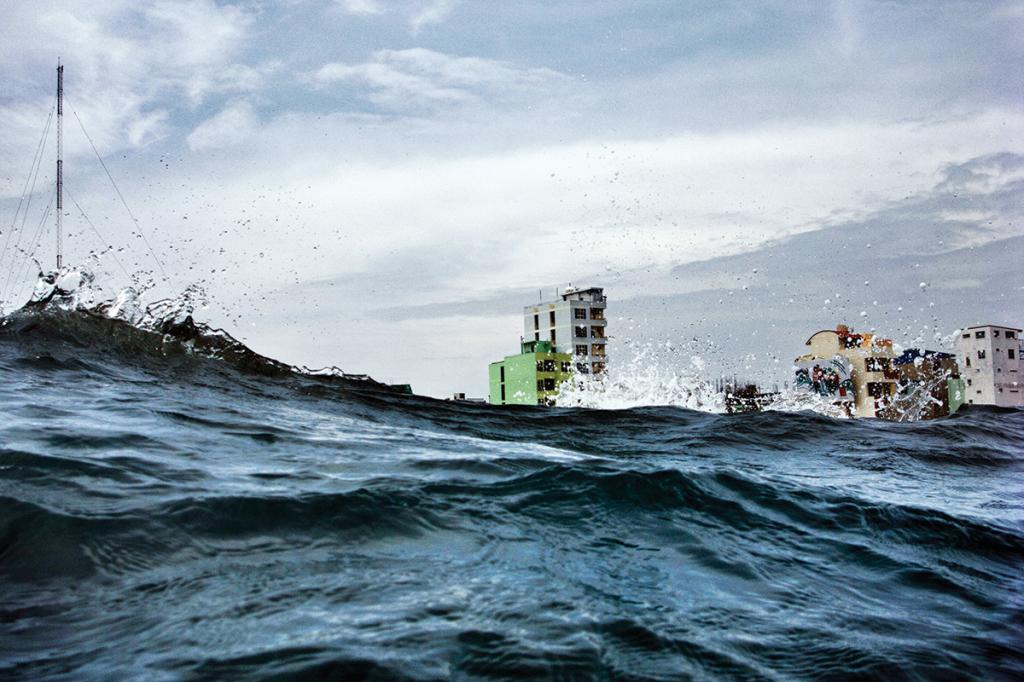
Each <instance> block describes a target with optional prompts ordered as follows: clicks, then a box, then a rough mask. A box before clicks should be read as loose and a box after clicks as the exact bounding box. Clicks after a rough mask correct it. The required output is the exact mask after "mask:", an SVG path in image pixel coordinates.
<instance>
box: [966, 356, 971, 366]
mask: <svg viewBox="0 0 1024 682" xmlns="http://www.w3.org/2000/svg"><path fill="white" fill-rule="evenodd" d="M964 359H965V360H966V361H967V366H968V367H970V366H971V359H970V358H964Z"/></svg>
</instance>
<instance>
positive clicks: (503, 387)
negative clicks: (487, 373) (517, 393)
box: [501, 384, 505, 403]
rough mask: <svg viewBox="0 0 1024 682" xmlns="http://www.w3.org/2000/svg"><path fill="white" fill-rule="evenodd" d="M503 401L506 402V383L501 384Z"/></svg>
mask: <svg viewBox="0 0 1024 682" xmlns="http://www.w3.org/2000/svg"><path fill="white" fill-rule="evenodd" d="M501 402H502V403H504V402H505V384H502V385H501Z"/></svg>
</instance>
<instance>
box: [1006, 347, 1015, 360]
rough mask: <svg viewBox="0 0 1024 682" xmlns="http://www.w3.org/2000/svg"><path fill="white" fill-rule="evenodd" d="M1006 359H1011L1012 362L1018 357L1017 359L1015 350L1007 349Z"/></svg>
mask: <svg viewBox="0 0 1024 682" xmlns="http://www.w3.org/2000/svg"><path fill="white" fill-rule="evenodd" d="M1006 357H1008V358H1010V359H1011V360H1013V359H1014V358H1016V357H1017V354H1016V353H1014V351H1013V349H1012V348H1007V349H1006Z"/></svg>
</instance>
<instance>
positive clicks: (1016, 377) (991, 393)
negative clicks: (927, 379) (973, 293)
mask: <svg viewBox="0 0 1024 682" xmlns="http://www.w3.org/2000/svg"><path fill="white" fill-rule="evenodd" d="M959 345H960V362H961V365H960V371H961V375H962V376H963V378H964V381H965V382H966V387H965V389H966V392H967V402H968V404H971V405H997V406H999V407H1024V385H1022V383H1024V381H1022V378H1021V370H1022V367H1021V361H1020V354H1021V350H1022V346H1021V330H1020V329H1017V328H1016V327H1000V326H997V325H992V324H986V325H979V326H976V327H968V328H967V329H964V330H963V331H962V332H961V333H960V339H959Z"/></svg>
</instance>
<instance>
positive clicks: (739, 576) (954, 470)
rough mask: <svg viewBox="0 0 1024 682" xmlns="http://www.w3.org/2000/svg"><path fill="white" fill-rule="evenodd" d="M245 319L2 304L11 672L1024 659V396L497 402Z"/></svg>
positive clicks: (491, 674) (964, 675)
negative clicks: (727, 408)
mask: <svg viewBox="0 0 1024 682" xmlns="http://www.w3.org/2000/svg"><path fill="white" fill-rule="evenodd" d="M211 338H212V340H211ZM233 344H234V342H233V341H231V340H230V339H227V340H225V339H224V338H217V337H216V336H215V335H214V336H213V337H210V335H208V334H207V333H206V332H205V331H203V330H197V329H196V328H194V327H191V326H189V325H188V324H185V325H164V326H163V327H160V326H159V325H149V327H148V328H146V329H142V328H139V327H138V326H133V325H132V324H129V323H127V322H124V321H121V320H112V319H109V318H107V317H105V316H104V315H101V314H98V313H95V312H91V313H90V312H86V311H80V310H79V311H67V310H56V309H50V308H47V307H45V306H43V307H40V308H38V309H35V310H23V311H20V312H18V313H16V314H14V315H12V316H10V317H8V318H7V319H6V320H4V322H3V324H2V325H0V677H4V678H21V679H33V680H36V679H51V678H59V679H104V680H109V679H145V680H159V679H181V678H188V679H247V678H283V679H287V678H295V679H309V678H319V679H323V678H329V679H360V678H361V679H380V680H391V679H448V678H456V679H478V678H479V679H509V678H537V679H548V678H557V679H652V680H653V679H673V680H675V679H687V678H694V679H779V680H783V679H794V678H807V679H837V678H862V679H871V678H873V679H884V680H901V679H978V680H994V679H1007V680H1009V679H1021V678H1024V650H1022V647H1024V412H1022V411H1014V410H996V409H975V408H972V409H969V410H966V411H964V412H962V413H960V414H959V415H956V416H954V417H951V418H948V419H944V420H940V421H933V422H921V423H909V424H895V423H887V422H876V421H851V420H840V419H833V418H830V417H826V416H822V415H818V414H815V413H812V412H785V413H780V412H765V413H759V414H746V415H734V416H729V415H721V414H709V413H704V412H698V411H693V410H687V409H681V408H673V407H660V408H636V409H624V410H586V409H544V408H495V407H490V406H484V405H473V404H461V403H452V402H444V401H437V400H431V399H426V398H418V397H410V396H404V395H400V394H397V393H395V392H393V391H390V390H388V389H387V388H386V387H383V386H380V385H378V384H375V383H373V382H370V381H358V380H353V379H348V378H344V377H317V376H308V375H304V374H302V373H297V372H294V371H291V370H289V369H288V368H286V367H284V366H283V365H279V364H276V363H272V362H269V361H266V360H265V359H264V358H260V357H259V356H256V355H255V354H252V353H251V352H249V351H248V350H247V349H244V347H242V348H239V347H237V346H236V345H233Z"/></svg>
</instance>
